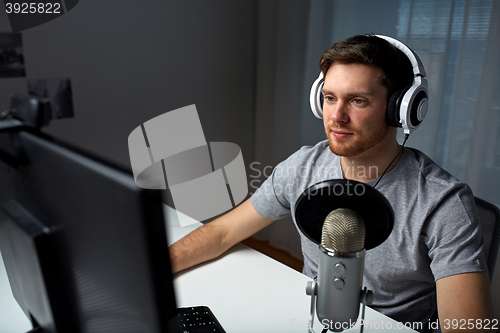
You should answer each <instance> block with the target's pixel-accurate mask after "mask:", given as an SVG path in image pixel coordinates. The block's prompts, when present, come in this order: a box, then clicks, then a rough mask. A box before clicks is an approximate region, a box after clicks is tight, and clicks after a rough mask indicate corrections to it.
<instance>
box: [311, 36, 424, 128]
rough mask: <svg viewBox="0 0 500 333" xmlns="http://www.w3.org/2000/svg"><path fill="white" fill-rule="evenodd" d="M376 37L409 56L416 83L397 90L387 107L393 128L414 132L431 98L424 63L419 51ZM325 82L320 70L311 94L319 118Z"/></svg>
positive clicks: (390, 39)
mask: <svg viewBox="0 0 500 333" xmlns="http://www.w3.org/2000/svg"><path fill="white" fill-rule="evenodd" d="M376 37H379V38H382V39H385V40H386V41H388V42H389V43H390V44H391V45H393V46H394V47H396V48H397V49H399V50H401V51H402V52H403V53H404V54H405V55H406V56H407V57H408V59H409V60H410V62H411V65H412V67H413V83H412V84H411V85H410V86H407V87H405V88H404V89H401V90H399V91H396V92H394V93H393V94H392V95H391V96H390V97H389V99H388V101H387V109H386V119H387V123H388V124H389V125H390V126H393V127H402V128H403V129H404V132H405V134H411V133H412V132H413V131H414V130H416V129H417V128H418V126H420V123H421V122H422V120H423V119H424V117H425V115H426V114H427V109H428V103H429V101H428V94H427V79H426V78H425V76H426V74H425V69H424V65H423V64H422V61H421V60H420V58H419V57H418V56H417V54H416V53H415V52H413V51H412V50H411V49H410V48H409V47H408V46H406V45H405V44H403V43H401V42H400V41H398V40H397V39H394V38H392V37H387V36H382V35H376ZM323 84H324V78H323V73H321V72H320V73H319V76H318V78H317V79H316V80H315V81H314V83H313V85H312V87H311V94H310V97H309V102H310V104H311V109H312V112H313V114H314V115H315V116H316V117H318V118H323V106H322V96H321V89H322V88H323Z"/></svg>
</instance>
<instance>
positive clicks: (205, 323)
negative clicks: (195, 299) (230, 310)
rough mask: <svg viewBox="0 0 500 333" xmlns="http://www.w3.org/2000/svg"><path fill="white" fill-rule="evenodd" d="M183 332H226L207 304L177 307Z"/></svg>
mask: <svg viewBox="0 0 500 333" xmlns="http://www.w3.org/2000/svg"><path fill="white" fill-rule="evenodd" d="M177 313H178V318H179V322H180V325H181V332H182V333H208V332H214V333H226V331H224V329H223V328H222V326H221V325H220V323H219V321H218V320H217V318H215V316H214V314H213V313H212V311H211V310H210V308H209V307H207V306H194V307H186V308H178V309H177Z"/></svg>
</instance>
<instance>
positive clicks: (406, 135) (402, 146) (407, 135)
mask: <svg viewBox="0 0 500 333" xmlns="http://www.w3.org/2000/svg"><path fill="white" fill-rule="evenodd" d="M409 136H410V134H405V140H404V141H403V144H402V145H401V149H400V150H399V152H398V154H397V155H396V157H394V159H393V160H392V161H391V163H390V164H389V165H388V166H387V168H385V170H384V172H383V173H382V176H380V178H379V179H378V181H377V183H376V184H375V185H373V188H375V187H376V186H377V185H378V183H380V181H381V180H382V177H384V175H385V173H386V172H387V170H389V168H390V167H391V165H392V163H394V161H395V160H396V159H397V158H398V156H399V155H400V154H401V152H402V151H403V148H404V146H405V143H406V140H408V137H409Z"/></svg>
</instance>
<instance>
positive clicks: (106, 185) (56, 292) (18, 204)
mask: <svg viewBox="0 0 500 333" xmlns="http://www.w3.org/2000/svg"><path fill="white" fill-rule="evenodd" d="M0 184H2V186H1V187H0V207H1V209H0V211H1V213H0V250H1V253H2V256H3V259H4V263H5V266H6V270H7V274H8V277H9V282H10V284H11V288H12V290H13V294H14V297H15V298H16V300H17V301H18V303H19V304H20V306H21V308H22V309H23V311H24V312H25V313H26V315H27V316H28V318H29V319H30V320H31V321H32V323H33V324H34V326H39V327H40V329H41V330H42V332H58V333H64V332H77V333H79V332H81V333H90V332H103V333H104V332H106V333H112V332H120V333H124V332H134V333H136V332H172V331H173V327H175V326H176V303H175V297H174V290H173V284H172V274H171V268H170V258H169V253H168V245H167V239H166V230H165V224H164V218H163V207H162V200H161V194H160V192H159V191H153V190H145V189H142V188H139V187H138V186H137V185H136V184H135V182H134V179H133V176H132V174H131V173H130V171H127V170H124V169H122V168H120V167H118V166H115V165H112V164H111V163H109V162H106V161H103V160H102V159H99V158H97V157H95V156H92V155H91V154H88V153H86V152H83V151H80V150H78V149H76V148H74V147H70V146H69V145H67V144H64V143H62V142H59V141H58V140H56V139H54V138H51V137H49V136H47V135H44V134H42V133H41V132H40V131H38V130H30V129H17V130H11V131H3V132H0Z"/></svg>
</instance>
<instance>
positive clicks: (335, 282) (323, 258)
mask: <svg viewBox="0 0 500 333" xmlns="http://www.w3.org/2000/svg"><path fill="white" fill-rule="evenodd" d="M364 246H365V225H364V222H363V220H362V219H361V217H360V216H359V215H358V214H357V213H356V212H354V211H352V210H350V209H347V208H338V209H336V210H334V211H332V212H331V213H330V214H328V216H327V217H326V219H325V222H324V224H323V229H322V233H321V244H320V246H319V262H318V282H317V286H316V288H317V293H316V295H317V311H316V313H317V316H318V319H319V320H320V321H321V323H322V324H323V325H324V326H328V329H329V330H331V331H333V332H342V331H343V330H345V329H348V328H350V327H351V326H352V325H354V323H356V321H357V318H358V313H359V304H360V301H361V300H360V297H361V296H362V295H363V293H362V291H361V285H362V282H363V267H364V260H365V249H364Z"/></svg>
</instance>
